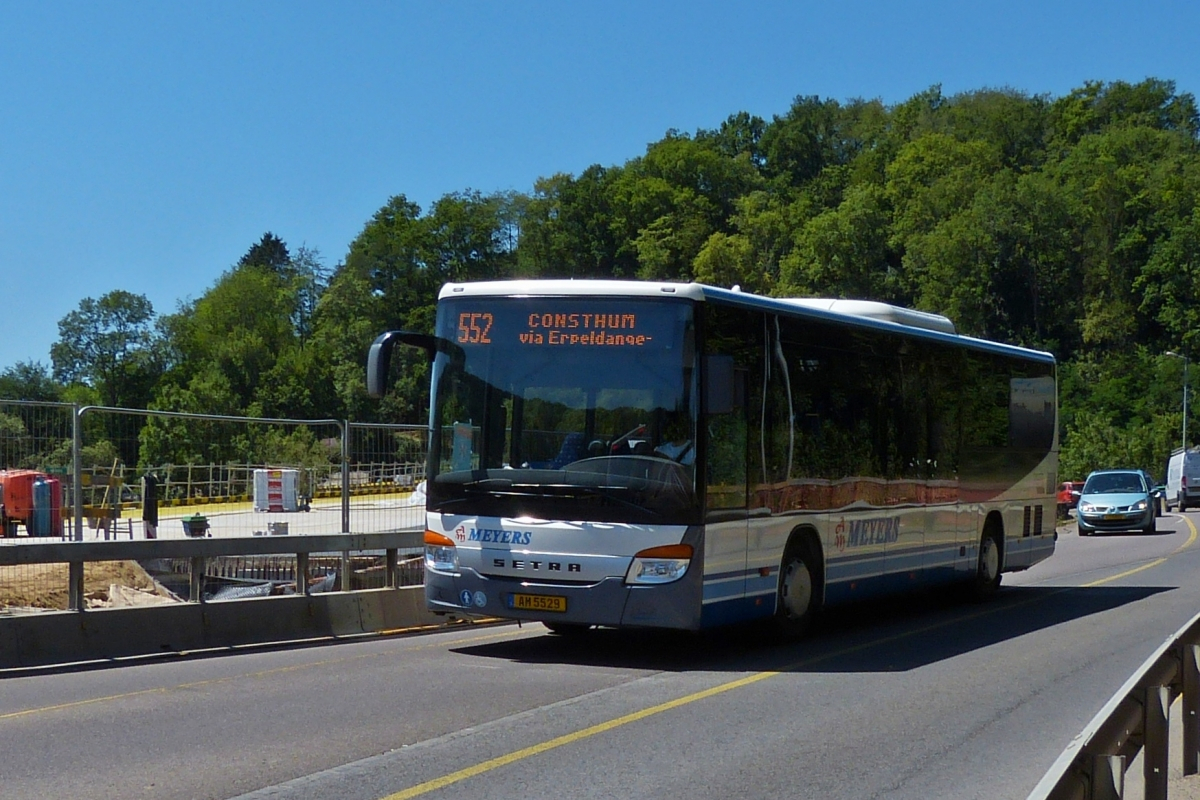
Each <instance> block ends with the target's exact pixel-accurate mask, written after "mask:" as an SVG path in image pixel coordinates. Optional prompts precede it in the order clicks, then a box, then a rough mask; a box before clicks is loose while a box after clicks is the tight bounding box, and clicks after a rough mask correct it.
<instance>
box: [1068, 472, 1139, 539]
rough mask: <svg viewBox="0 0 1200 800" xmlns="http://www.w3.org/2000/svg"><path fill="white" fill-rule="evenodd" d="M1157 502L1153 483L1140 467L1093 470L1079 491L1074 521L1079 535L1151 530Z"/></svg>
mask: <svg viewBox="0 0 1200 800" xmlns="http://www.w3.org/2000/svg"><path fill="white" fill-rule="evenodd" d="M1157 505H1158V503H1157V502H1156V501H1155V497H1154V487H1153V486H1151V485H1150V482H1149V480H1148V479H1147V477H1146V474H1145V473H1144V472H1142V471H1141V470H1137V469H1104V470H1097V471H1096V472H1093V473H1092V474H1091V475H1088V478H1087V481H1086V482H1085V483H1084V484H1083V491H1082V492H1080V493H1079V505H1077V506H1076V507H1075V523H1076V526H1077V527H1078V529H1079V535H1080V536H1090V535H1091V534H1092V533H1094V532H1096V531H1141V532H1142V533H1155V532H1156V531H1157V530H1158V527H1157V522H1156V517H1157V516H1158V515H1157V514H1156V513H1155V510H1156V506H1157Z"/></svg>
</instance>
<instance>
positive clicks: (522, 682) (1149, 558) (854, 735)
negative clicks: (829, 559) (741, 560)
mask: <svg viewBox="0 0 1200 800" xmlns="http://www.w3.org/2000/svg"><path fill="white" fill-rule="evenodd" d="M1185 516H1186V517H1187V519H1184V518H1183V517H1181V516H1179V515H1170V516H1167V517H1164V518H1163V519H1162V520H1161V521H1160V528H1161V533H1160V534H1159V535H1157V536H1138V535H1105V536H1095V537H1089V538H1082V539H1081V538H1079V537H1078V536H1076V535H1075V534H1074V532H1073V528H1066V529H1064V533H1063V535H1061V536H1060V539H1059V547H1058V552H1057V553H1056V554H1055V556H1054V557H1053V558H1051V559H1049V560H1048V561H1046V562H1044V563H1042V564H1040V565H1038V566H1037V567H1035V568H1034V569H1031V570H1029V571H1028V572H1024V573H1019V574H1015V575H1006V576H1005V588H1004V589H1003V590H1002V592H1001V593H1000V595H999V597H997V598H995V599H994V600H992V601H989V602H987V603H983V604H971V603H962V602H958V601H956V600H953V599H952V598H950V597H947V596H946V595H945V594H934V595H929V596H921V597H914V598H908V599H905V600H903V601H895V600H892V601H889V602H886V603H878V604H872V605H867V606H861V607H857V608H853V609H849V610H844V611H840V612H837V613H831V614H829V615H828V616H827V618H826V619H825V620H824V621H823V622H822V624H821V625H820V626H819V628H818V629H817V630H816V631H814V633H813V635H812V636H810V637H809V638H807V639H806V640H805V641H803V642H800V643H797V644H794V645H787V646H780V645H767V644H763V643H761V642H759V641H757V640H756V639H754V638H753V637H750V636H747V635H744V634H742V635H735V634H731V633H725V634H720V635H708V636H702V637H693V636H687V635H678V636H676V635H662V634H621V633H617V632H612V631H596V632H593V635H589V636H587V637H584V638H582V639H578V640H576V639H563V638H560V637H557V636H553V635H549V634H548V633H547V631H546V630H545V629H544V628H542V627H541V626H540V625H527V626H525V627H517V626H515V625H504V626H493V627H485V626H474V627H465V628H457V629H453V630H445V631H440V632H437V633H434V634H428V635H421V636H394V637H388V638H377V639H370V640H359V641H353V642H347V643H340V644H335V645H328V646H321V647H291V648H277V649H261V650H245V651H239V652H231V653H219V654H213V655H208V656H205V657H187V658H172V659H168V660H153V661H148V662H142V663H137V664H126V665H121V666H114V667H112V668H106V669H88V670H80V671H65V672H64V671H58V672H49V673H45V674H37V675H26V676H19V677H7V678H3V679H0V748H2V749H3V762H0V763H2V764H3V766H0V796H3V797H4V798H6V800H47V798H55V799H57V798H66V797H79V798H92V797H105V798H121V800H132V799H133V798H231V797H242V796H246V797H248V798H255V800H257V799H258V798H268V797H269V798H288V799H289V800H300V799H302V798H303V799H307V798H313V799H314V800H315V799H316V798H321V799H322V800H326V799H327V798H334V797H336V798H339V800H355V799H356V798H362V799H363V800H381V799H382V798H388V800H400V798H405V797H427V798H431V800H440V798H456V799H459V798H479V800H484V799H485V798H486V799H487V800H492V799H494V798H505V797H513V798H516V797H520V798H543V797H555V798H576V797H578V798H592V797H596V798H600V797H604V798H612V797H621V796H627V795H630V794H634V793H636V794H637V795H638V796H644V797H653V798H689V800H699V799H707V798H713V799H714V800H715V799H716V798H730V797H743V798H779V797H788V798H853V799H854V800H865V799H866V798H922V799H923V800H924V799H927V798H956V799H961V798H1024V797H1025V796H1026V795H1027V794H1028V792H1029V791H1030V789H1032V787H1033V786H1034V785H1035V784H1036V783H1037V781H1038V780H1039V779H1040V777H1041V775H1042V774H1043V773H1044V772H1045V770H1046V769H1047V768H1048V767H1049V766H1050V764H1051V763H1052V762H1053V761H1054V759H1055V758H1056V757H1057V755H1058V754H1059V752H1060V751H1061V750H1062V749H1063V747H1065V746H1066V744H1067V743H1068V742H1069V741H1070V739H1071V738H1072V737H1073V736H1074V735H1075V734H1076V733H1078V732H1079V730H1080V729H1081V728H1082V727H1083V726H1084V725H1085V724H1086V723H1087V721H1088V720H1089V719H1090V718H1091V717H1092V715H1093V714H1094V713H1095V712H1096V711H1097V709H1098V708H1099V707H1100V706H1101V705H1102V704H1103V703H1104V702H1105V701H1106V700H1107V699H1108V698H1109V697H1110V696H1111V695H1112V694H1113V692H1115V691H1116V689H1117V688H1119V687H1120V685H1121V684H1122V682H1123V681H1124V680H1125V679H1126V678H1127V677H1128V676H1129V675H1130V674H1131V673H1132V672H1133V671H1134V670H1135V669H1136V668H1137V666H1138V665H1139V664H1140V663H1141V662H1142V661H1143V660H1144V659H1145V658H1146V656H1147V655H1148V654H1149V653H1150V652H1151V651H1152V650H1153V649H1154V648H1155V647H1156V646H1158V645H1159V644H1160V643H1161V642H1162V641H1163V639H1164V638H1165V637H1167V636H1168V635H1169V634H1171V633H1172V632H1174V631H1175V630H1176V629H1177V628H1178V627H1180V626H1181V625H1182V624H1183V623H1184V622H1186V621H1187V620H1188V619H1189V618H1191V617H1192V616H1193V615H1194V614H1195V613H1196V612H1197V611H1200V581H1196V580H1195V576H1196V575H1197V574H1198V572H1200V545H1197V544H1195V541H1196V538H1197V537H1196V527H1195V523H1196V522H1197V521H1200V515H1196V514H1187V515H1185Z"/></svg>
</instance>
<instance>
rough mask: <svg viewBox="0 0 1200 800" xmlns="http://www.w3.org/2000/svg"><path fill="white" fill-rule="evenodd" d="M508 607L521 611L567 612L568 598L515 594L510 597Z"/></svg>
mask: <svg viewBox="0 0 1200 800" xmlns="http://www.w3.org/2000/svg"><path fill="white" fill-rule="evenodd" d="M508 607H509V608H515V609H519V610H521V611H556V612H562V611H566V610H567V598H565V597H559V596H557V595H549V594H513V595H509V598H508Z"/></svg>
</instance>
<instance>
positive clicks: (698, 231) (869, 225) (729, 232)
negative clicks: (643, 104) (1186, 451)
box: [0, 79, 1200, 479]
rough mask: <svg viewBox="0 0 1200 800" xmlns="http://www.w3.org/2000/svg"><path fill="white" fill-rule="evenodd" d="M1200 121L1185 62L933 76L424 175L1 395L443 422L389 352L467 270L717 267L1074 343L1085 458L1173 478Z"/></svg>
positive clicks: (494, 274) (94, 340)
mask: <svg viewBox="0 0 1200 800" xmlns="http://www.w3.org/2000/svg"><path fill="white" fill-rule="evenodd" d="M1198 133H1200V116H1198V113H1197V107H1196V101H1195V98H1194V97H1193V96H1192V95H1191V94H1190V93H1181V92H1178V91H1177V90H1176V87H1175V85H1174V83H1173V82H1171V81H1166V80H1157V79H1147V80H1145V81H1142V82H1140V83H1136V84H1132V83H1125V82H1113V83H1088V84H1086V85H1084V86H1082V87H1080V88H1078V89H1075V90H1074V91H1072V92H1070V93H1069V94H1067V95H1066V96H1063V97H1057V98H1055V97H1049V96H1030V95H1027V94H1024V93H1022V92H1019V91H1015V90H1011V89H1000V90H996V89H982V90H979V91H974V92H967V93H963V94H959V95H954V96H949V97H948V96H945V95H943V94H942V92H941V90H940V89H939V88H938V87H933V88H931V89H929V90H928V91H925V92H922V93H920V94H918V95H916V96H914V97H912V98H910V99H909V100H906V101H905V102H902V103H899V104H896V105H892V106H888V105H885V104H883V103H882V102H880V101H878V100H849V101H846V102H838V101H836V100H832V99H820V98H818V97H813V96H800V97H797V98H796V99H795V100H794V102H793V103H792V105H791V108H789V109H787V111H786V112H785V113H783V114H781V115H776V116H773V117H772V118H771V119H770V120H764V119H762V118H759V117H756V116H753V115H750V114H747V113H744V112H742V113H736V114H733V115H731V116H729V117H728V118H727V119H726V120H725V121H724V122H721V123H720V124H719V125H718V126H717V127H716V128H712V129H702V130H698V131H696V132H695V133H694V134H689V133H684V132H680V131H675V130H671V131H668V132H667V133H666V135H664V136H663V138H662V139H660V140H659V141H656V142H653V143H651V144H649V145H648V146H647V148H646V151H645V153H643V154H642V155H639V156H636V157H633V158H631V159H629V160H628V161H627V162H625V163H624V164H623V165H619V166H617V165H614V166H601V165H594V166H591V167H589V168H587V169H586V170H584V171H583V172H582V173H580V174H579V175H567V174H558V175H552V176H549V177H542V178H539V179H537V181H536V182H535V183H534V184H533V188H532V191H531V192H529V193H519V192H507V193H498V194H490V195H487V194H482V193H479V192H475V191H463V192H457V193H453V194H448V195H446V196H444V197H442V198H441V199H439V200H437V201H436V202H435V203H434V204H433V205H432V207H431V208H428V209H425V210H422V209H421V208H420V207H418V206H417V205H416V204H414V203H412V202H410V201H409V200H408V199H406V198H405V197H404V196H403V195H396V196H395V197H392V198H390V199H388V200H387V202H386V203H385V204H384V205H383V207H382V208H380V209H379V210H378V211H377V212H376V213H375V215H374V216H373V217H372V218H371V219H369V220H367V221H366V223H365V225H364V227H363V229H362V231H361V233H359V235H358V236H357V237H356V238H355V239H354V241H352V242H350V244H349V247H348V250H347V252H346V254H345V256H344V258H343V259H342V260H341V261H340V262H339V263H338V264H337V266H336V267H333V268H327V267H325V265H324V263H323V261H322V258H321V256H320V254H319V253H316V252H313V251H311V250H306V249H304V248H299V249H297V250H294V251H293V250H292V249H291V248H289V247H288V246H287V244H286V243H285V242H283V241H281V240H280V239H279V238H278V237H276V236H274V235H272V234H270V233H267V234H265V235H263V237H262V239H261V240H260V241H258V242H256V243H253V245H252V246H251V247H249V249H248V251H247V252H246V254H245V255H244V256H242V258H241V259H240V260H239V261H238V262H237V263H236V264H234V265H233V266H231V267H230V268H229V269H228V270H227V271H226V272H225V273H224V274H223V275H222V276H221V277H220V278H219V279H218V280H217V281H216V282H215V283H214V284H213V286H212V287H211V288H210V289H209V290H208V291H206V292H205V293H204V295H203V296H201V297H199V298H195V299H190V300H188V301H186V302H184V303H181V304H180V306H179V307H178V308H177V309H176V310H175V311H174V313H167V314H158V313H157V312H156V311H155V309H153V308H152V307H151V305H150V303H149V302H148V301H147V300H146V298H145V297H143V296H141V295H136V294H132V293H129V292H125V291H113V292H110V293H109V294H106V295H104V296H103V297H100V298H87V299H84V300H83V301H81V302H80V304H79V307H78V309H77V310H75V311H73V312H71V313H70V314H68V315H67V316H66V317H64V318H63V319H62V320H61V321H60V322H59V339H58V341H57V342H56V343H55V344H54V346H53V348H52V351H51V353H50V358H51V362H52V363H51V365H50V366H46V365H43V364H42V363H40V362H37V363H33V362H23V363H20V364H17V365H16V366H13V367H10V368H8V369H6V370H4V371H3V372H0V397H7V398H21V399H37V400H69V401H74V402H84V403H98V404H103V405H112V406H124V407H133V408H161V409H168V410H175V411H196V412H206V413H221V414H246V415H251V416H269V417H291V418H310V419H311V418H330V417H334V418H347V419H352V420H359V421H370V420H382V421H391V422H423V421H424V419H425V414H424V406H425V402H426V399H425V395H426V394H427V386H426V384H425V381H426V376H425V371H424V370H425V367H424V365H423V364H422V363H421V358H420V357H418V356H417V355H416V354H415V353H413V354H411V357H412V358H413V361H412V362H411V364H409V365H408V366H409V368H408V369H403V370H398V372H400V373H401V377H400V378H399V379H398V389H397V391H396V392H394V393H393V394H392V395H391V396H389V397H388V398H387V399H386V400H384V401H382V402H379V401H375V400H372V399H370V398H368V397H367V395H366V393H365V390H364V359H365V353H366V349H367V346H368V345H369V344H370V342H371V340H372V339H373V338H374V337H375V335H376V334H378V333H379V332H381V331H384V330H388V329H393V328H408V329H415V330H422V331H431V330H432V323H433V310H434V303H435V298H436V294H437V291H438V289H439V287H440V286H441V285H442V284H443V283H444V282H445V281H463V280H473V279H490V278H503V277H513V276H518V277H532V276H544V277H580V278H600V277H620V278H632V279H667V280H697V281H701V282H705V283H710V284H714V285H720V286H731V285H733V284H740V285H741V287H742V288H743V289H745V290H748V291H755V292H760V293H765V294H772V295H779V296H822V297H851V298H864V299H875V300H882V301H885V302H889V303H895V304H899V305H904V306H910V307H913V308H918V309H922V310H926V311H932V312H937V313H941V314H945V315H947V316H949V317H950V318H951V319H953V320H954V322H955V323H956V324H957V326H958V329H959V331H960V332H962V333H966V334H969V335H973V336H979V337H984V338H989V339H996V340H999V341H1004V342H1011V343H1014V344H1020V345H1026V346H1030V347H1036V348H1040V349H1045V350H1049V351H1051V352H1053V353H1054V354H1055V355H1056V356H1057V358H1058V360H1059V364H1060V367H1059V376H1060V385H1061V389H1060V394H1061V397H1060V402H1061V407H1062V414H1061V418H1062V458H1061V469H1060V472H1061V474H1062V477H1063V478H1064V479H1066V478H1073V477H1080V476H1082V475H1084V474H1086V472H1087V471H1088V470H1090V469H1092V468H1095V467H1100V466H1116V465H1127V466H1138V467H1143V468H1146V469H1149V470H1150V471H1151V472H1153V473H1155V474H1158V475H1159V476H1160V477H1161V473H1162V471H1163V464H1164V463H1165V460H1166V456H1167V453H1168V452H1169V450H1170V449H1171V448H1172V447H1177V446H1178V445H1179V442H1180V430H1181V424H1182V422H1183V420H1182V413H1183V412H1182V405H1183V403H1182V401H1183V386H1184V377H1185V367H1186V366H1187V361H1186V360H1185V359H1184V358H1181V357H1180V356H1186V357H1187V358H1190V357H1191V356H1192V355H1194V354H1195V353H1196V352H1197V351H1196V349H1195V348H1193V347H1192V344H1193V342H1195V341H1197V334H1198V333H1200V304H1198V303H1197V302H1196V299H1197V298H1198V297H1200V142H1198ZM402 357H403V356H402ZM1193 407H1194V406H1193ZM1189 428H1191V429H1193V430H1197V431H1200V425H1194V424H1189Z"/></svg>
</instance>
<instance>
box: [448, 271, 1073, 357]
mask: <svg viewBox="0 0 1200 800" xmlns="http://www.w3.org/2000/svg"><path fill="white" fill-rule="evenodd" d="M536 296H557V297H563V296H566V297H599V296H623V297H647V298H649V297H659V298H661V297H678V298H683V299H687V300H692V301H695V302H718V303H722V304H725V305H736V306H742V307H745V308H755V309H759V310H763V311H774V312H775V313H780V314H787V315H789V316H796V317H809V318H813V319H821V320H825V321H828V322H836V323H838V324H842V325H853V326H855V327H866V328H873V329H876V330H887V331H892V332H900V331H903V332H905V333H907V334H909V335H913V336H917V337H920V338H929V339H935V340H938V341H944V342H952V343H956V344H958V345H960V346H966V347H971V348H974V349H980V350H988V351H991V352H995V353H1001V354H1006V355H1014V356H1019V357H1022V358H1029V359H1033V360H1035V361H1046V362H1050V363H1053V362H1054V356H1053V355H1052V354H1051V353H1047V352H1044V351H1042V350H1033V349H1030V348H1026V347H1018V346H1017V345H1010V344H1003V343H1000V342H993V341H989V340H987V339H976V338H974V337H972V336H964V335H962V334H959V333H957V331H956V329H955V327H954V323H953V322H952V321H951V320H950V319H949V318H948V317H944V316H942V315H940V314H930V313H928V312H925V311H916V310H913V309H909V308H903V307H900V306H893V305H889V304H887V303H881V302H877V301H873V300H847V299H834V298H822V297H804V298H799V297H790V298H779V297H764V296H762V295H756V294H751V293H749V292H742V291H740V290H739V289H737V288H736V287H735V288H733V289H721V288H718V287H715V286H707V285H705V284H702V283H671V282H661V281H623V280H599V279H579V280H576V279H519V280H506V281H478V282H472V283H447V284H446V285H445V286H443V287H442V290H441V292H440V293H439V294H438V300H444V299H448V298H454V297H536Z"/></svg>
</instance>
